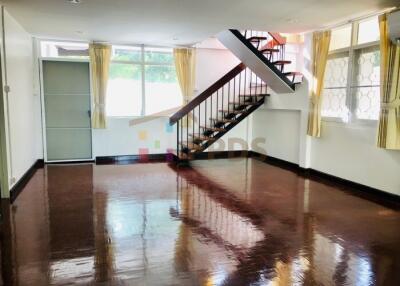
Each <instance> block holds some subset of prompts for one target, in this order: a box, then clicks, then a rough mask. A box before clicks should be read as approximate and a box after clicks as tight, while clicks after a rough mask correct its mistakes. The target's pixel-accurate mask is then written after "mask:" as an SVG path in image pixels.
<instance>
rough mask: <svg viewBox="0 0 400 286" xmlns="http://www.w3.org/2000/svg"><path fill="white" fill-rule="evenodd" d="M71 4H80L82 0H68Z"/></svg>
mask: <svg viewBox="0 0 400 286" xmlns="http://www.w3.org/2000/svg"><path fill="white" fill-rule="evenodd" d="M67 1H68V2H69V3H71V4H80V3H81V0H67Z"/></svg>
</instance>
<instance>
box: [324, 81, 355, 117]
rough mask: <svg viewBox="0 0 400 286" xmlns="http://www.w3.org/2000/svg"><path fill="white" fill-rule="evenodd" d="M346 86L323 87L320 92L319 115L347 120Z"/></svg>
mask: <svg viewBox="0 0 400 286" xmlns="http://www.w3.org/2000/svg"><path fill="white" fill-rule="evenodd" d="M346 91H347V89H346V88H333V89H329V88H328V89H324V90H323V93H322V108H321V115H322V116H323V117H335V118H341V119H342V120H343V121H347V119H348V116H349V111H348V108H347V106H346Z"/></svg>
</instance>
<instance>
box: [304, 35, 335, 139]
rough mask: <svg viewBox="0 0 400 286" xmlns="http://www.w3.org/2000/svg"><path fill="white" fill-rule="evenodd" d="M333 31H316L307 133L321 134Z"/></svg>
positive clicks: (312, 134)
mask: <svg viewBox="0 0 400 286" xmlns="http://www.w3.org/2000/svg"><path fill="white" fill-rule="evenodd" d="M330 41H331V31H323V32H314V34H313V56H312V57H313V58H312V63H311V64H312V75H313V79H312V89H311V95H310V111H309V114H308V128H307V134H308V135H310V136H313V137H320V136H321V104H322V90H323V88H324V75H325V67H326V62H327V60H328V52H329V43H330Z"/></svg>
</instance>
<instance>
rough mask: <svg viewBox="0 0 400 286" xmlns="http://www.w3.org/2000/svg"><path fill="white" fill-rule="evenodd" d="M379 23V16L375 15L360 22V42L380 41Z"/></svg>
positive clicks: (358, 41)
mask: <svg viewBox="0 0 400 286" xmlns="http://www.w3.org/2000/svg"><path fill="white" fill-rule="evenodd" d="M379 35H380V32H379V23H378V17H373V18H370V19H368V20H365V21H362V22H360V24H359V26H358V39H357V43H358V44H364V43H369V42H374V41H379Z"/></svg>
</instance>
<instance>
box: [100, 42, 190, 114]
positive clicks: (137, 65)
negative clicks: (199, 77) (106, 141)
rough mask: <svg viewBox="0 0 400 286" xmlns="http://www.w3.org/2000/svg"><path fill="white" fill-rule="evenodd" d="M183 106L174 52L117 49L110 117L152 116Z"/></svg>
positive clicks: (109, 97)
mask: <svg viewBox="0 0 400 286" xmlns="http://www.w3.org/2000/svg"><path fill="white" fill-rule="evenodd" d="M181 104H182V95H181V91H180V88H179V84H178V81H177V77H176V71H175V66H174V58H173V54H172V49H167V48H150V47H143V46H141V47H121V46H114V47H113V56H112V63H111V67H110V76H109V83H108V92H107V115H108V116H140V115H149V114H153V113H157V112H160V111H164V110H167V109H170V108H174V107H177V106H179V105H181Z"/></svg>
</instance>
